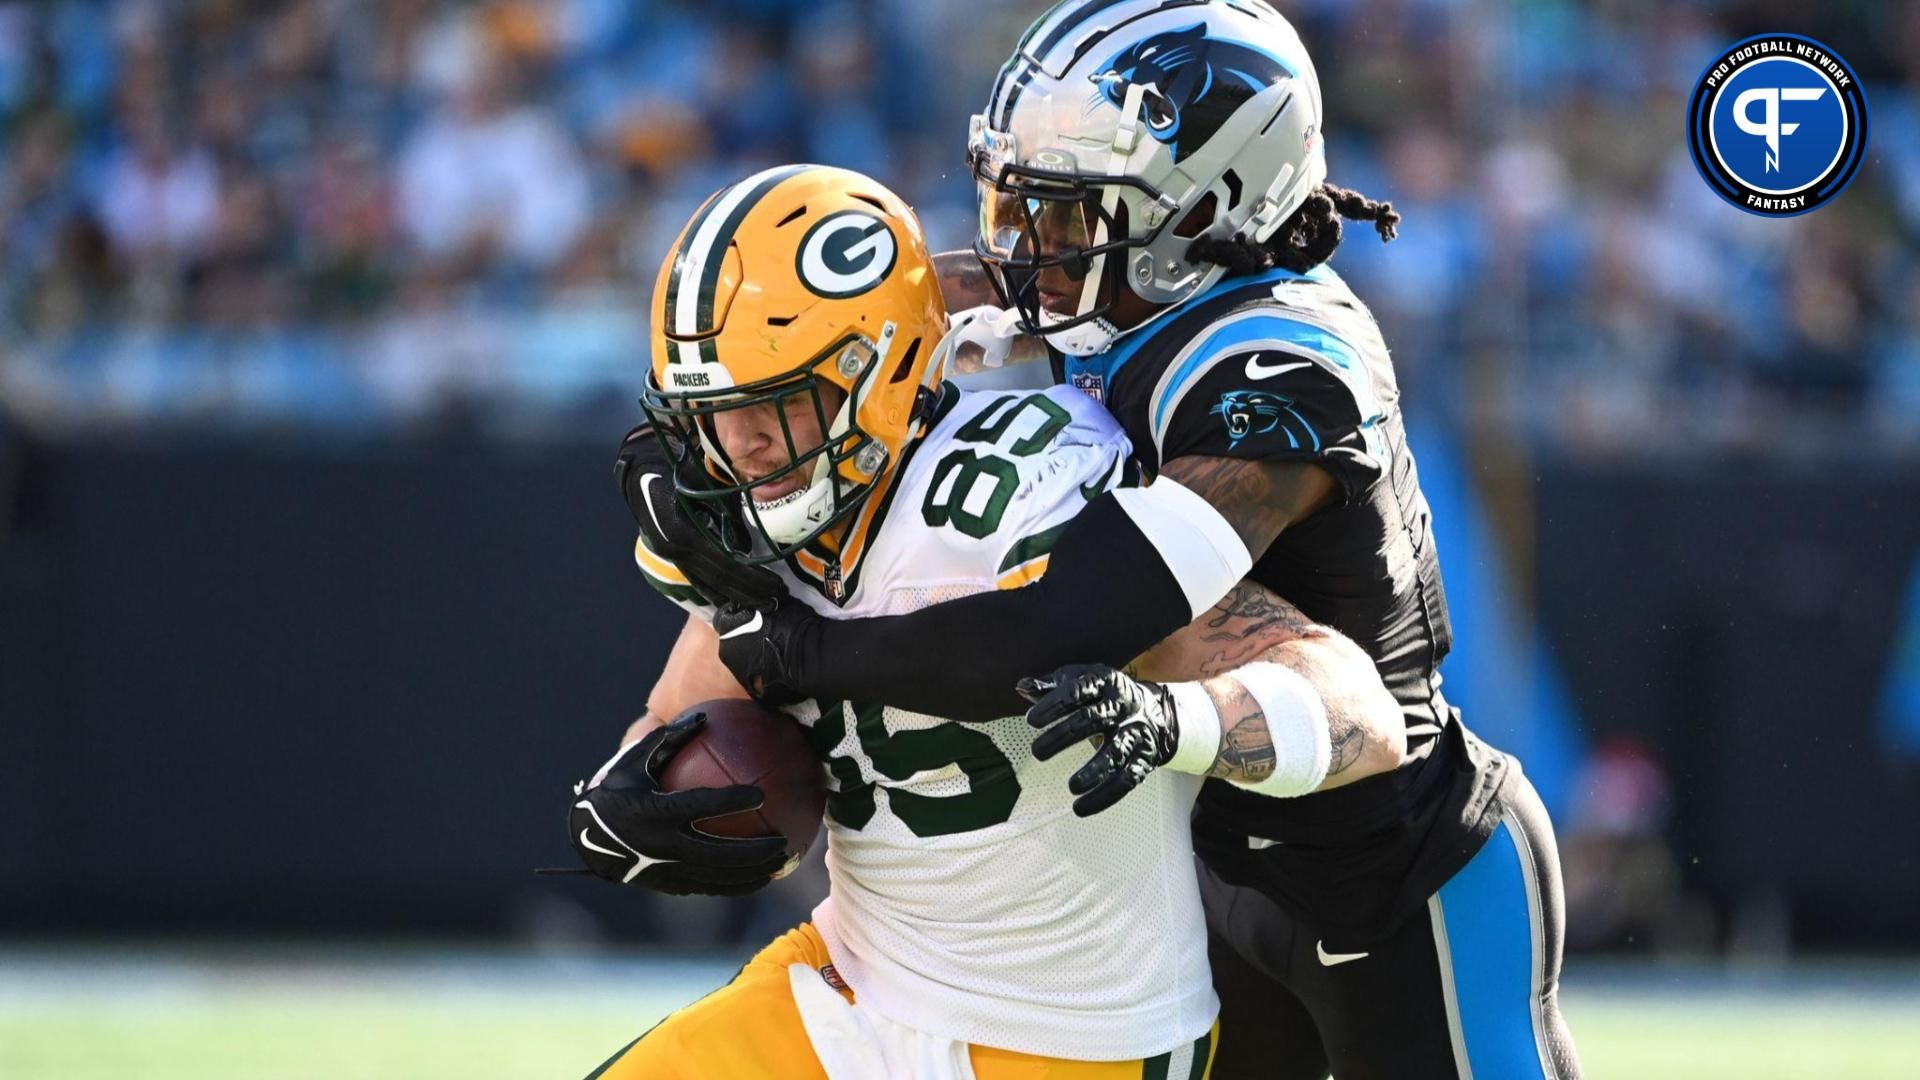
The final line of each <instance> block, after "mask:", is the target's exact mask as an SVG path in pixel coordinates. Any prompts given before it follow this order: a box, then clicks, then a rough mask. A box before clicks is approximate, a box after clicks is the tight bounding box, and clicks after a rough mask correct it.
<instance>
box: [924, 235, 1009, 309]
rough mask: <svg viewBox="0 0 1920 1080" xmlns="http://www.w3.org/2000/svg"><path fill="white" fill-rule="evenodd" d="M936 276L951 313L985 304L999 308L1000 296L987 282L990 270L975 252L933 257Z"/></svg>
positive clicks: (963, 250) (990, 283) (955, 252)
mask: <svg viewBox="0 0 1920 1080" xmlns="http://www.w3.org/2000/svg"><path fill="white" fill-rule="evenodd" d="M933 272H934V275H935V276H936V277H938V278H939V279H940V295H941V297H942V298H944V299H945V300H946V302H947V310H948V311H961V310H964V309H966V308H970V307H979V306H980V305H982V304H996V305H997V304H999V303H1000V296H999V294H998V293H996V292H994V291H993V282H991V281H989V280H988V279H987V268H986V267H984V266H982V265H980V256H978V255H975V254H974V253H973V250H972V249H971V248H963V249H961V250H959V251H942V252H940V253H939V254H937V255H935V256H934V257H933Z"/></svg>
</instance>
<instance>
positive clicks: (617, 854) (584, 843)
mask: <svg viewBox="0 0 1920 1080" xmlns="http://www.w3.org/2000/svg"><path fill="white" fill-rule="evenodd" d="M580 846H581V847H584V848H592V849H593V850H595V851H597V852H599V853H600V854H602V855H611V856H613V857H614V858H616V859H630V858H632V857H633V856H632V855H629V854H628V853H627V852H624V851H609V850H608V849H606V848H603V847H601V846H600V845H599V844H596V843H594V842H593V841H592V840H591V839H589V838H588V836H587V830H585V829H581V830H580Z"/></svg>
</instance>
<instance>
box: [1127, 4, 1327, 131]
mask: <svg viewBox="0 0 1920 1080" xmlns="http://www.w3.org/2000/svg"><path fill="white" fill-rule="evenodd" d="M1294 74H1295V73H1294V71H1293V69H1292V68H1290V67H1288V66H1287V64H1286V63H1285V62H1284V61H1282V60H1281V59H1280V58H1279V57H1277V56H1274V55H1273V54H1271V53H1266V52H1262V51H1260V50H1259V49H1256V48H1254V47H1253V46H1251V45H1246V44H1243V43H1241V42H1238V41H1225V40H1221V39H1219V38H1210V37H1208V36H1207V27H1206V24H1205V23H1195V24H1193V25H1192V26H1188V27H1185V28H1183V29H1179V30H1169V31H1167V32H1166V33H1164V34H1155V35H1154V36H1152V37H1150V38H1145V39H1143V40H1141V41H1137V42H1135V43H1134V44H1133V46H1132V47H1131V48H1129V49H1127V50H1126V51H1125V52H1122V53H1121V54H1120V55H1118V56H1116V57H1114V58H1113V59H1111V60H1109V61H1107V62H1106V64H1105V65H1103V66H1102V67H1101V69H1100V70H1099V71H1098V72H1097V73H1095V74H1093V75H1091V76H1089V78H1090V79H1091V80H1092V81H1093V83H1094V84H1095V85H1097V86H1099V88H1100V92H1101V93H1102V94H1103V95H1105V96H1106V99H1107V100H1108V101H1110V102H1112V103H1113V104H1115V105H1122V104H1124V103H1125V102H1126V98H1127V88H1128V87H1129V86H1136V85H1137V86H1141V87H1144V88H1145V90H1146V97H1145V104H1146V116H1147V130H1148V131H1150V132H1152V133H1153V137H1154V138H1156V139H1158V140H1160V141H1161V142H1163V143H1166V144H1167V145H1168V146H1169V147H1170V148H1172V150H1173V160H1174V161H1176V162H1178V161H1179V160H1180V159H1181V158H1183V157H1186V156H1187V155H1188V154H1191V153H1192V152H1193V151H1195V150H1197V149H1199V148H1200V147H1202V146H1204V145H1206V142H1207V140H1208V139H1211V138H1213V136H1214V133H1215V132H1218V131H1219V130H1220V125H1222V124H1224V123H1226V122H1227V118H1228V117H1230V116H1232V115H1233V114H1234V110H1236V109H1238V108H1240V106H1242V105H1244V104H1246V102H1247V99H1249V98H1251V97H1253V96H1254V95H1255V94H1258V93H1259V92H1260V91H1262V90H1265V89H1266V88H1267V87H1269V86H1272V85H1273V84H1274V83H1277V82H1279V81H1280V80H1281V79H1287V78H1292V77H1293V75H1294Z"/></svg>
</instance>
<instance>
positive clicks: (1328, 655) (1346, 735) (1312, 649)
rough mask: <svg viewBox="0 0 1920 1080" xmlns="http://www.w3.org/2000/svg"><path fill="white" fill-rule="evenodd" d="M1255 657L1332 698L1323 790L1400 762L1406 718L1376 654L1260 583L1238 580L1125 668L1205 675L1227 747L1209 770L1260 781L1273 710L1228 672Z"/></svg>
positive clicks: (1165, 678)
mask: <svg viewBox="0 0 1920 1080" xmlns="http://www.w3.org/2000/svg"><path fill="white" fill-rule="evenodd" d="M1258 660H1265V661H1270V662H1272V663H1276V664H1280V665H1282V666H1284V667H1287V668H1291V669H1292V670H1293V671H1295V672H1296V673H1298V674H1300V675H1302V676H1304V677H1305V678H1306V680H1307V681H1308V682H1309V683H1311V684H1312V685H1313V688H1314V690H1315V691H1316V692H1317V693H1318V694H1319V695H1320V700H1321V702H1322V703H1323V704H1325V706H1326V710H1327V733H1328V736H1329V739H1330V741H1331V743H1332V747H1333V753H1332V757H1331V761H1330V763H1329V765H1328V766H1327V778H1326V780H1325V781H1324V782H1323V783H1322V784H1321V785H1320V787H1319V788H1318V789H1317V790H1320V791H1326V790H1329V789H1331V788H1337V787H1341V786H1343V785H1346V784H1350V783H1353V782H1354V781H1355V780H1361V779H1365V778H1366V777H1369V776H1373V775H1376V774H1379V773H1384V772H1392V771H1393V770H1394V769H1397V768H1399V767H1400V764H1401V760H1402V758H1403V756H1404V755H1405V753H1406V724H1405V721H1404V720H1402V718H1401V713H1400V705H1399V703H1398V702H1396V701H1395V700H1394V699H1393V695H1392V694H1390V693H1388V692H1387V688H1386V687H1385V686H1384V685H1383V684H1382V683H1381V681H1380V673H1379V671H1378V670H1377V669H1375V667H1374V665H1373V661H1372V659H1370V658H1369V657H1368V656H1367V654H1366V653H1365V652H1364V651H1362V650H1361V648H1360V647H1359V646H1358V645H1355V644H1354V643H1353V642H1352V641H1349V640H1348V639H1347V638H1346V637H1345V636H1344V635H1342V634H1341V633H1340V632H1339V631H1337V630H1334V629H1332V628H1330V627H1326V626H1322V625H1320V624H1318V623H1315V622H1313V621H1312V620H1311V619H1309V618H1307V617H1306V616H1305V615H1303V614H1301V612H1300V609H1299V608H1296V607H1294V606H1293V605H1292V604H1289V603H1287V602H1286V601H1285V600H1283V599H1281V598H1280V597H1279V596H1277V595H1275V594H1274V593H1273V592H1272V591H1270V590H1268V589H1266V588H1265V587H1263V586H1261V585H1258V584H1255V583H1254V582H1251V581H1243V582H1241V583H1240V584H1239V585H1237V586H1235V587H1234V589H1233V591H1232V592H1229V593H1228V594H1227V595H1226V596H1225V597H1223V598H1222V599H1221V600H1220V602H1219V603H1218V604H1215V605H1214V606H1213V608H1212V610H1210V611H1208V612H1207V613H1206V614H1204V615H1202V616H1201V617H1200V618H1198V619H1196V620H1194V621H1193V623H1192V624H1191V625H1189V626H1187V627H1186V628H1185V629H1183V630H1181V631H1179V632H1178V633H1176V634H1174V635H1173V636H1172V637H1170V638H1168V639H1167V640H1165V641H1163V642H1161V643H1160V644H1159V645H1157V646H1155V647H1154V648H1153V649H1152V650H1151V651H1149V652H1148V653H1147V654H1146V655H1144V656H1142V657H1141V658H1140V659H1139V660H1137V661H1135V662H1134V664H1132V665H1131V666H1130V667H1129V668H1128V672H1129V674H1133V675H1135V676H1136V677H1138V678H1142V679H1150V680H1153V681H1156V682H1176V681H1183V680H1199V681H1200V683H1201V685H1202V686H1203V687H1204V688H1205V689H1206V691H1207V695H1208V696H1209V697H1210V698H1212V699H1213V704H1214V707H1215V708H1216V709H1218V710H1219V712H1220V726H1221V737H1220V750H1219V753H1218V755H1217V756H1216V757H1215V759H1214V763H1213V769H1212V771H1211V772H1210V773H1209V775H1211V776H1217V777H1220V778H1222V779H1226V780H1235V781H1240V782H1242V783H1257V782H1259V781H1261V780H1264V779H1266V778H1267V777H1268V776H1269V775H1270V774H1272V772H1273V769H1274V764H1275V762H1274V748H1273V742H1272V738H1271V735H1270V732H1269V729H1268V725H1267V721H1266V717H1265V716H1264V715H1263V714H1262V713H1261V711H1260V705H1259V703H1258V702H1256V701H1254V699H1253V697H1252V696H1251V695H1250V694H1248V693H1247V691H1246V689H1245V688H1244V687H1243V686H1241V685H1240V683H1239V682H1238V681H1237V680H1235V679H1231V678H1225V677H1223V676H1225V675H1226V673H1227V672H1230V671H1232V670H1234V669H1235V668H1238V667H1241V666H1242V665H1245V664H1249V663H1253V662H1254V661H1258Z"/></svg>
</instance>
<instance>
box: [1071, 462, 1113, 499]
mask: <svg viewBox="0 0 1920 1080" xmlns="http://www.w3.org/2000/svg"><path fill="white" fill-rule="evenodd" d="M1118 464H1120V455H1119V454H1115V455H1113V460H1112V461H1110V462H1108V463H1107V467H1106V468H1105V469H1102V470H1100V479H1098V480H1095V481H1094V482H1093V483H1091V484H1081V485H1080V497H1081V498H1083V499H1085V500H1087V501H1088V502H1092V501H1093V500H1095V499H1097V498H1099V497H1100V496H1102V495H1104V494H1106V493H1107V481H1108V480H1111V479H1113V467H1114V466H1115V465H1118Z"/></svg>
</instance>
